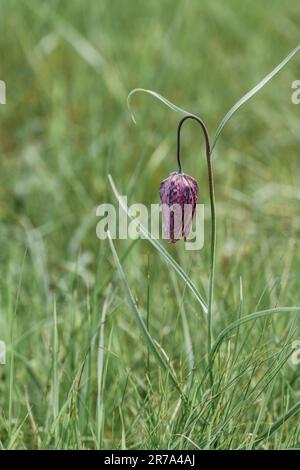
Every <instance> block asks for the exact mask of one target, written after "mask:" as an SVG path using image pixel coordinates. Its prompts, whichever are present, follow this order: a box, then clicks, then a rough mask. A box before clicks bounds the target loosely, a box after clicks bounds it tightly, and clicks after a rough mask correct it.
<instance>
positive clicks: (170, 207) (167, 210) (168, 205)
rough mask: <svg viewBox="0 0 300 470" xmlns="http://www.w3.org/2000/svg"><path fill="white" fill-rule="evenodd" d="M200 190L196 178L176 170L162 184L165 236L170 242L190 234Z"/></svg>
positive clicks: (185, 237) (161, 195) (161, 196)
mask: <svg viewBox="0 0 300 470" xmlns="http://www.w3.org/2000/svg"><path fill="white" fill-rule="evenodd" d="M198 192H199V191H198V183H197V181H196V180H195V179H194V178H192V177H191V176H188V175H185V174H184V173H178V172H176V171H173V172H172V173H171V174H170V176H169V177H168V178H166V179H165V180H163V181H162V183H161V184H160V198H161V202H162V216H163V229H164V236H165V238H167V239H168V241H169V243H175V242H176V241H177V240H179V239H181V238H184V240H186V239H187V237H188V236H189V234H190V231H191V228H192V222H193V217H194V213H195V209H196V204H197V199H198Z"/></svg>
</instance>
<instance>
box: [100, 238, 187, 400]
mask: <svg viewBox="0 0 300 470" xmlns="http://www.w3.org/2000/svg"><path fill="white" fill-rule="evenodd" d="M108 241H109V244H110V248H111V251H112V255H113V258H114V261H115V264H116V267H117V271H118V273H119V277H120V279H121V281H122V283H123V286H124V289H125V292H126V295H127V298H128V301H129V304H130V306H131V309H132V311H133V313H134V316H135V319H136V321H137V323H138V325H139V327H140V330H141V332H142V335H143V337H144V339H145V341H146V343H147V345H148V347H149V350H150V351H151V352H152V354H153V357H154V358H155V359H156V361H157V363H158V364H159V365H160V366H161V367H162V368H163V369H164V370H165V371H166V372H167V373H168V375H169V376H170V378H171V380H172V382H173V384H174V385H175V387H176V388H177V390H178V391H179V393H180V395H181V396H182V397H183V398H185V395H184V393H183V391H182V390H181V387H180V385H179V383H178V381H177V378H176V377H175V375H174V372H173V370H172V367H171V365H170V364H169V363H168V361H167V360H166V358H165V357H164V356H163V355H162V354H161V352H160V350H159V348H158V347H157V345H156V342H155V341H154V340H153V338H152V337H151V335H150V334H149V332H148V330H147V327H146V325H145V323H144V320H143V318H142V316H141V314H140V311H139V309H138V307H137V304H136V301H135V299H134V297H133V295H132V292H131V290H130V287H129V285H128V282H127V279H126V276H125V273H124V271H123V268H122V266H121V263H120V260H119V257H118V255H117V252H116V250H115V247H114V244H113V241H112V239H111V236H110V235H109V236H108Z"/></svg>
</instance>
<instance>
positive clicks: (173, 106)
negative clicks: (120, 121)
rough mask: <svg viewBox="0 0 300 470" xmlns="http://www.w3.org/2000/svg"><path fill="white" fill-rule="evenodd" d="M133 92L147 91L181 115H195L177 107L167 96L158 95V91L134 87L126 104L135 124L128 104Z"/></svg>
mask: <svg viewBox="0 0 300 470" xmlns="http://www.w3.org/2000/svg"><path fill="white" fill-rule="evenodd" d="M135 93H147V94H148V95H151V96H154V98H156V99H158V100H159V101H161V102H162V103H163V104H165V105H166V106H168V108H170V109H172V110H173V111H175V112H176V113H178V114H183V115H186V114H189V115H193V116H196V115H195V114H193V113H190V112H189V111H186V110H185V109H183V108H179V106H176V104H174V103H172V102H171V101H169V100H167V98H165V97H164V96H162V95H160V94H159V93H156V91H152V90H146V89H145V88H135V89H134V90H131V92H130V93H129V95H128V96H127V106H128V109H129V111H130V114H131V118H132V120H133V122H134V123H135V124H136V119H135V116H134V114H133V111H132V109H131V106H130V102H131V97H132V95H134V94H135ZM196 117H197V116H196Z"/></svg>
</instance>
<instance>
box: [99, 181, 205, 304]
mask: <svg viewBox="0 0 300 470" xmlns="http://www.w3.org/2000/svg"><path fill="white" fill-rule="evenodd" d="M108 179H109V183H110V185H111V187H112V190H113V192H114V195H115V196H116V198H117V200H118V202H119V204H120V206H121V207H122V209H123V210H124V212H125V213H126V214H127V216H128V217H129V218H130V219H131V220H132V221H133V223H135V224H136V225H137V227H138V228H139V229H140V231H141V233H143V235H144V236H145V238H146V239H147V240H148V241H149V242H150V243H151V244H152V245H153V246H154V247H155V248H156V249H157V250H158V251H159V253H160V254H161V255H162V256H163V258H164V259H165V261H166V262H167V263H168V264H169V265H170V266H172V267H173V268H174V269H175V271H176V272H177V274H179V276H180V277H181V278H182V279H183V280H184V281H185V282H186V284H187V286H188V287H189V289H190V290H191V291H192V292H193V294H194V295H195V297H196V299H197V301H198V302H199V304H200V305H201V307H202V310H203V311H204V313H207V305H206V303H205V301H204V300H203V298H202V296H201V295H200V293H199V291H198V290H197V288H196V287H195V285H194V284H193V282H192V281H191V279H190V278H189V276H188V275H187V274H186V273H185V271H184V270H183V269H182V267H181V266H179V264H178V263H177V262H176V261H175V260H174V259H173V258H172V256H171V255H170V254H169V253H168V252H167V250H165V248H164V247H163V246H162V245H161V244H160V243H159V241H158V240H156V239H155V238H153V236H152V235H151V233H149V232H148V230H147V229H146V228H145V227H144V226H143V225H142V224H141V223H140V222H138V221H137V220H136V219H134V218H133V217H132V216H131V215H130V214H129V212H128V208H127V207H126V205H125V204H124V202H123V201H122V199H121V198H120V195H119V193H118V190H117V188H116V186H115V183H114V181H113V179H112V176H111V175H108Z"/></svg>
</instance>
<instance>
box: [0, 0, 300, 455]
mask: <svg viewBox="0 0 300 470" xmlns="http://www.w3.org/2000/svg"><path fill="white" fill-rule="evenodd" d="M0 9H1V18H0V25H1V29H0V31H1V34H0V80H3V81H4V82H5V84H6V104H3V105H2V104H0V158H1V168H0V240H1V248H0V269H1V276H0V340H1V341H3V342H5V345H6V364H3V365H0V448H1V449H265V450H269V449H295V448H300V418H299V416H300V360H299V357H297V354H296V353H297V351H294V349H293V347H294V348H295V347H296V346H297V345H298V347H299V343H296V342H297V341H299V340H300V333H299V326H300V290H299V278H300V257H299V248H300V244H299V235H300V215H299V214H300V212H299V208H300V186H299V181H300V165H299V145H300V133H299V113H300V104H298V105H297V104H293V103H292V99H291V97H292V93H293V92H294V91H295V90H293V89H292V83H293V82H294V81H295V80H300V67H299V63H300V62H299V61H300V51H299V52H298V53H296V54H295V55H294V57H293V58H292V59H291V60H290V61H289V62H288V63H287V65H286V66H285V67H284V68H282V70H281V71H280V72H279V73H278V74H277V75H276V76H275V77H274V78H273V79H272V80H270V81H269V82H268V83H267V84H266V86H264V87H263V88H261V90H259V91H258V92H257V93H256V94H255V95H254V96H253V97H252V98H251V99H250V100H249V101H248V102H246V103H245V104H244V105H242V106H241V107H240V109H238V110H237V112H236V113H235V114H234V115H233V116H232V118H231V119H230V120H229V121H228V122H227V123H226V126H225V127H224V129H223V130H222V133H221V135H220V136H219V139H218V141H217V143H216V146H215V147H214V150H213V154H212V162H213V169H214V186H215V188H214V189H215V198H216V218H217V236H216V252H215V255H216V256H215V277H214V291H213V297H212V303H211V344H210V345H209V339H208V337H209V331H208V330H209V325H208V315H207V313H206V307H205V306H206V305H207V304H208V302H209V284H210V264H211V247H210V243H211V228H210V227H211V213H210V198H209V184H208V176H207V168H206V162H205V146H204V140H203V135H202V134H201V132H200V129H199V127H197V125H196V124H195V123H192V122H189V123H186V124H185V126H184V130H183V131H182V163H183V167H184V171H185V172H186V173H187V174H189V175H192V176H193V177H194V178H196V179H197V181H198V184H199V202H200V203H202V204H204V205H205V236H204V246H203V248H202V249H201V250H196V251H188V250H185V245H184V242H183V241H182V240H181V241H178V242H177V243H176V244H170V245H169V244H168V243H167V242H166V241H164V240H159V243H150V242H149V240H148V239H147V238H145V239H137V240H131V239H128V240H119V239H116V240H113V241H109V240H108V239H107V240H99V239H98V238H97V236H96V226H97V223H98V222H99V217H97V216H96V207H97V206H98V205H99V204H102V203H112V204H114V205H115V207H116V208H118V201H117V198H116V194H115V193H116V192H118V193H119V194H120V195H126V196H127V198H128V204H133V203H143V204H145V205H146V206H147V207H148V206H150V205H151V204H152V203H159V201H160V198H159V187H160V182H161V181H162V180H163V179H165V178H166V177H167V176H168V175H169V174H170V172H171V171H173V170H176V168H177V166H176V126H177V123H178V121H179V119H180V117H181V116H180V115H179V114H178V113H176V112H174V110H172V109H170V108H169V107H167V106H165V105H164V104H163V103H162V102H160V101H159V100H157V99H155V97H153V96H151V95H150V94H147V93H135V94H133V95H132V96H131V100H130V106H131V110H132V112H133V113H134V115H135V118H136V124H135V123H134V122H133V120H132V117H131V113H130V111H129V109H128V106H127V96H128V94H129V93H130V91H131V90H133V89H135V88H144V89H148V90H153V91H155V92H157V93H159V94H160V95H162V96H163V97H165V98H166V99H167V100H169V101H171V102H172V103H174V104H175V105H176V106H178V107H180V108H183V109H185V110H188V111H189V112H190V113H194V114H196V115H197V116H200V117H201V118H202V119H203V120H204V122H205V124H206V126H207V128H208V131H209V133H210V136H211V138H213V136H214V134H215V132H216V130H217V128H218V126H219V124H220V122H221V121H222V119H223V118H224V116H225V115H226V113H227V112H228V111H229V109H231V108H232V106H233V105H234V104H235V103H236V102H238V100H239V99H240V98H241V97H242V96H243V95H245V93H247V92H248V91H249V90H250V89H252V88H253V87H254V86H255V85H256V84H257V83H259V82H260V81H261V80H262V79H263V77H265V76H266V75H267V74H268V73H269V72H271V71H272V70H273V69H274V68H275V67H276V66H277V65H278V64H279V63H280V62H281V61H282V60H283V59H284V58H285V57H286V56H287V55H288V54H289V52H290V51H292V50H293V49H294V48H295V47H296V46H297V44H299V43H300V40H299V22H300V10H299V2H297V1H296V0H289V1H286V2H282V1H279V0H274V1H272V2H261V1H258V0H255V1H253V0H252V1H250V0H245V1H243V2H241V1H238V0H228V1H226V2H224V1H221V0H213V1H211V0H210V1H209V0H202V1H197V0H189V1H187V0H161V1H158V0H148V1H146V0H135V1H130V0H98V1H97V0H86V1H83V0H73V1H66V0H64V1H58V0H51V1H47V2H46V1H42V0H10V1H5V0H0ZM299 98H300V95H299ZM109 175H111V179H109ZM114 185H115V187H114ZM114 188H115V192H114V190H113V189H114ZM248 316H249V317H248ZM295 345H296V346H295Z"/></svg>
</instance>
